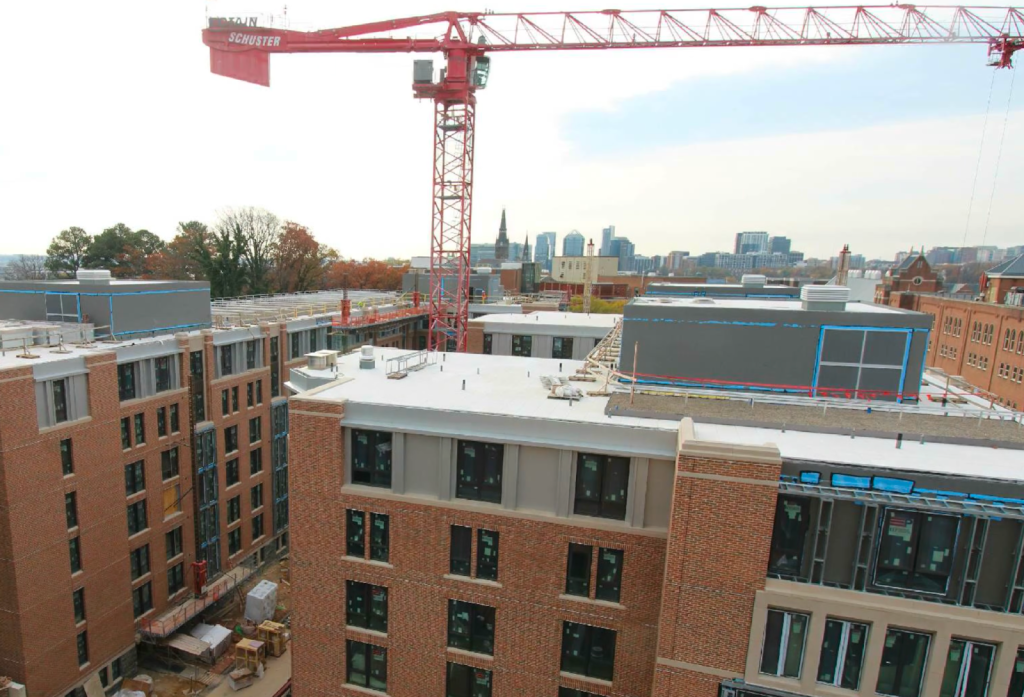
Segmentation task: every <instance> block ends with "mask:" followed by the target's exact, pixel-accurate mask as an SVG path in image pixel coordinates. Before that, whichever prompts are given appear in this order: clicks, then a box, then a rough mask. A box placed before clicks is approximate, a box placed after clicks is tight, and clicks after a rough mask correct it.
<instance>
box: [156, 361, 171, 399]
mask: <svg viewBox="0 0 1024 697" xmlns="http://www.w3.org/2000/svg"><path fill="white" fill-rule="evenodd" d="M153 367H154V368H155V369H156V391H157V392H164V391H166V390H169V389H171V358H170V356H160V357H159V358H155V359H153Z"/></svg>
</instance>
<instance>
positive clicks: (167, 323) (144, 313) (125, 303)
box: [113, 289, 211, 334]
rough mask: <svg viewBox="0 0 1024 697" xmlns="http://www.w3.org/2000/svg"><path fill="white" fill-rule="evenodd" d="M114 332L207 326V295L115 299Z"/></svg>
mask: <svg viewBox="0 0 1024 697" xmlns="http://www.w3.org/2000/svg"><path fill="white" fill-rule="evenodd" d="M113 307H114V332H115V333H117V334H124V333H129V332H147V331H154V330H159V329H174V328H179V327H190V326H194V325H209V324H210V322H211V320H210V291H209V289H206V290H205V292H204V291H192V292H180V293H159V294H155V295H151V294H139V295H114V296H113Z"/></svg>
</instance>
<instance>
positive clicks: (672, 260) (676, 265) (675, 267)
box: [665, 252, 690, 271]
mask: <svg viewBox="0 0 1024 697" xmlns="http://www.w3.org/2000/svg"><path fill="white" fill-rule="evenodd" d="M689 257H690V253H689V252H669V253H668V259H667V260H666V261H665V265H666V266H667V267H668V270H669V271H680V270H682V268H683V265H684V264H685V263H686V260H687V259H688V258H689Z"/></svg>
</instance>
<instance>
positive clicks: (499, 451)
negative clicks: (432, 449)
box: [455, 438, 505, 505]
mask: <svg viewBox="0 0 1024 697" xmlns="http://www.w3.org/2000/svg"><path fill="white" fill-rule="evenodd" d="M469 447H474V448H479V449H480V455H479V456H478V455H476V454H474V455H472V456H467V454H466V450H467V448H469ZM470 457H471V458H472V460H471V462H472V466H471V467H470V466H469V465H470V462H469V461H468V460H469V458H470ZM495 460H497V468H496V472H497V483H495V482H488V481H487V479H488V478H489V477H490V476H492V475H493V474H494V471H493V470H492V468H493V467H494V464H495ZM455 468H456V471H455V498H457V499H464V500H466V501H480V502H483V503H493V504H499V505H500V504H501V497H502V478H503V475H504V470H505V444H504V443H494V442H490V441H477V440H463V439H461V438H460V439H458V441H457V443H456V456H455Z"/></svg>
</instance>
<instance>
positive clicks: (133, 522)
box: [128, 499, 149, 535]
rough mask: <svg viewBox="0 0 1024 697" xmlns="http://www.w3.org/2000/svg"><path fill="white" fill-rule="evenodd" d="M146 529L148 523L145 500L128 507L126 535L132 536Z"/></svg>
mask: <svg viewBox="0 0 1024 697" xmlns="http://www.w3.org/2000/svg"><path fill="white" fill-rule="evenodd" d="M147 527H149V523H147V522H146V501H145V499H143V500H142V501H139V502H138V503H133V504H132V505H130V506H128V534H129V535H134V534H135V533H137V532H141V531H142V530H145V529H146V528H147Z"/></svg>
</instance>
